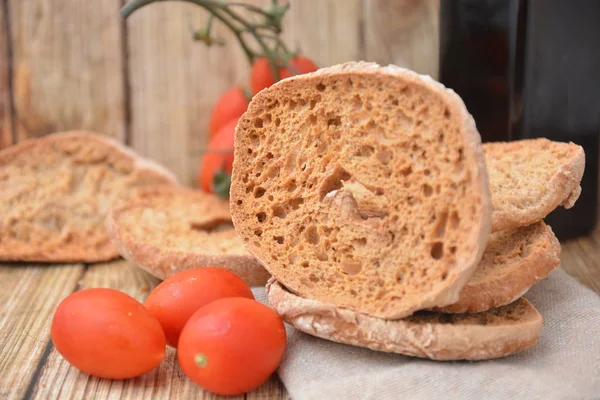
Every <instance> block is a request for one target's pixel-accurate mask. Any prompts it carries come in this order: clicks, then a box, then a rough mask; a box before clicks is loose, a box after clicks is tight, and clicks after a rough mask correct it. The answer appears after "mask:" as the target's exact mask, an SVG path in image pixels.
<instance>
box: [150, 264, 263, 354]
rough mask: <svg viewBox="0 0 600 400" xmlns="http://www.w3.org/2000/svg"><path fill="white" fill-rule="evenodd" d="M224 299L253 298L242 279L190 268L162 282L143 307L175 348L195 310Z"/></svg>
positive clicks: (219, 270) (220, 271)
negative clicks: (156, 320)
mask: <svg viewBox="0 0 600 400" xmlns="http://www.w3.org/2000/svg"><path fill="white" fill-rule="evenodd" d="M224 297H246V298H248V299H254V295H253V294H252V291H251V290H250V287H249V286H248V284H246V282H244V280H243V279H242V278H240V277H239V276H237V275H236V274H234V273H233V272H231V271H227V270H225V269H222V268H194V269H190V270H187V271H183V272H181V273H179V274H176V275H173V276H171V277H169V278H167V279H165V280H164V281H163V282H162V283H161V284H160V285H158V286H157V287H156V288H155V289H154V290H153V291H152V293H150V295H149V296H148V298H147V299H146V303H145V305H146V308H147V309H148V310H149V311H150V313H152V315H154V316H155V317H156V319H158V322H160V324H161V326H162V328H163V330H164V332H165V335H166V336H167V343H168V344H169V345H171V346H173V347H177V341H178V340H179V334H180V333H181V330H182V329H183V327H184V326H185V323H186V322H187V321H188V319H190V317H191V316H192V315H193V314H194V313H195V312H196V311H198V309H199V308H201V307H203V306H205V305H207V304H208V303H210V302H213V301H215V300H218V299H222V298H224Z"/></svg>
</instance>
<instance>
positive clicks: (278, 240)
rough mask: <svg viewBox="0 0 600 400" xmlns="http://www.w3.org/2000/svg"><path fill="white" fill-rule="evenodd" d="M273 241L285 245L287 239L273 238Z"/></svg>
mask: <svg viewBox="0 0 600 400" xmlns="http://www.w3.org/2000/svg"><path fill="white" fill-rule="evenodd" d="M273 240H274V241H276V242H277V243H278V244H283V242H284V240H285V239H284V237H283V236H273Z"/></svg>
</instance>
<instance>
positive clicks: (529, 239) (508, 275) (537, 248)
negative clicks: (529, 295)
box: [434, 221, 560, 313]
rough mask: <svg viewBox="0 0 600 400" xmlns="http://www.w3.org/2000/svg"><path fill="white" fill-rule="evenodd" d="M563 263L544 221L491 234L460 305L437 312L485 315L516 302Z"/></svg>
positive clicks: (551, 233) (555, 241)
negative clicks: (488, 311) (482, 313)
mask: <svg viewBox="0 0 600 400" xmlns="http://www.w3.org/2000/svg"><path fill="white" fill-rule="evenodd" d="M559 264H560V243H559V242H558V239H557V238H556V236H555V235H554V232H552V229H551V228H550V227H549V226H548V225H546V224H545V223H544V222H542V221H540V222H537V223H535V224H533V225H529V226H524V227H520V228H513V229H508V230H504V231H500V232H496V233H492V234H491V235H490V240H489V241H488V245H487V247H486V249H485V252H484V253H483V258H482V259H481V262H480V263H479V266H478V267H477V270H476V271H475V273H474V274H473V276H472V277H471V280H469V282H467V284H466V285H465V286H464V287H463V289H462V290H461V292H460V297H459V299H458V302H456V303H455V304H452V305H450V306H446V307H441V308H437V309H434V310H435V311H439V312H445V313H466V312H482V311H486V310H489V309H490V308H494V307H499V306H503V305H506V304H510V303H512V302H513V301H516V300H517V299H518V298H520V297H521V296H523V295H524V294H525V293H526V292H527V291H528V290H529V289H530V288H531V287H532V286H533V285H535V284H536V283H537V282H539V281H540V280H542V279H544V278H545V277H546V276H548V274H549V273H550V272H551V271H552V270H553V269H554V268H556V267H557V266H558V265H559Z"/></svg>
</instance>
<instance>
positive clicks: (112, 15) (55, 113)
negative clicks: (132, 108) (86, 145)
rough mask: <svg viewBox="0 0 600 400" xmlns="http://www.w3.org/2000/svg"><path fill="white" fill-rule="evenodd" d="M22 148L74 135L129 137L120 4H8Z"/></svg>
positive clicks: (107, 0)
mask: <svg viewBox="0 0 600 400" xmlns="http://www.w3.org/2000/svg"><path fill="white" fill-rule="evenodd" d="M8 4H9V9H10V22H11V31H12V32H11V33H12V43H13V46H12V49H13V55H14V57H13V60H14V62H13V65H14V74H13V88H14V89H13V90H14V103H15V129H16V131H17V137H18V140H23V139H26V138H30V137H37V136H40V135H44V134H47V133H51V132H55V131H62V130H68V129H88V130H94V131H98V132H101V133H103V134H106V135H109V136H112V137H116V138H119V139H123V138H124V137H125V119H124V110H125V107H124V102H123V100H124V89H123V88H124V85H123V57H122V48H121V46H122V40H121V36H122V26H123V25H122V20H121V17H120V15H119V9H120V7H121V1H120V0H96V1H72V0H53V1H34V0H8Z"/></svg>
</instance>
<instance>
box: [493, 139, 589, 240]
mask: <svg viewBox="0 0 600 400" xmlns="http://www.w3.org/2000/svg"><path fill="white" fill-rule="evenodd" d="M483 149H484V151H485V157H486V163H487V169H488V173H489V178H490V190H491V192H492V205H493V215H492V230H493V231H494V232H497V231H501V230H503V229H510V228H516V227H519V226H525V225H529V224H533V223H534V222H537V221H540V220H542V219H543V218H545V217H546V216H547V215H548V214H550V213H551V212H552V211H553V210H554V209H555V208H556V207H558V206H559V205H561V206H563V207H565V208H571V207H573V205H574V204H575V202H576V201H577V199H578V198H579V195H580V194H581V186H580V185H579V183H580V181H581V178H582V177H583V170H584V168H585V153H584V151H583V148H582V147H581V146H579V145H576V144H574V143H561V142H553V141H550V140H548V139H545V138H541V139H527V140H519V141H515V142H496V143H485V144H484V145H483Z"/></svg>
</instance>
